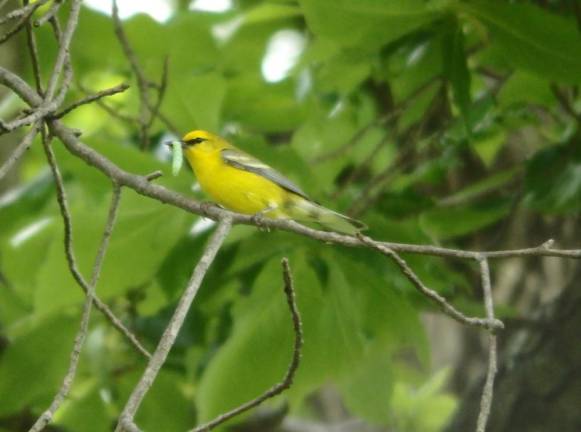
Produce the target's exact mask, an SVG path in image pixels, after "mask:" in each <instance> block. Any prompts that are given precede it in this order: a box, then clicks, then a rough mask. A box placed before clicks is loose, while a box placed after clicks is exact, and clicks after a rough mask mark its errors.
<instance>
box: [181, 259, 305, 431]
mask: <svg viewBox="0 0 581 432" xmlns="http://www.w3.org/2000/svg"><path fill="white" fill-rule="evenodd" d="M282 273H283V280H284V293H285V295H286V300H287V303H288V307H289V311H290V314H291V318H292V322H293V331H294V334H295V342H294V347H293V356H292V359H291V362H290V364H289V367H288V369H287V372H286V374H285V376H284V378H283V380H282V381H281V382H279V383H277V384H275V385H273V386H272V387H271V388H270V389H268V390H267V391H265V392H264V393H263V394H262V395H260V396H258V397H257V398H255V399H252V400H251V401H248V402H246V403H244V404H242V405H240V406H238V407H236V408H234V409H233V410H231V411H228V412H226V413H224V414H221V415H219V416H218V417H216V418H215V419H214V420H211V421H209V422H208V423H204V424H203V425H200V426H197V427H195V428H194V429H192V430H191V431H190V432H205V431H210V430H212V429H214V428H215V427H216V426H219V425H221V424H222V423H224V422H226V421H228V420H230V419H231V418H233V417H236V416H238V415H240V414H242V413H243V412H245V411H248V410H249V409H252V408H255V407H257V406H258V405H260V404H261V403H263V402H264V401H266V400H267V399H270V398H272V397H274V396H277V395H279V394H281V393H282V392H284V391H285V390H287V389H288V388H290V386H291V385H292V383H293V379H294V375H295V373H296V371H297V369H298V368H299V363H300V360H301V348H302V346H303V328H302V322H301V316H300V313H299V309H298V307H297V303H296V297H295V290H294V285H293V279H292V274H291V270H290V266H289V263H288V259H287V258H283V260H282Z"/></svg>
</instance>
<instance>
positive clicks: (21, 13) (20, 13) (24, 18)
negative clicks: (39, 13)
mask: <svg viewBox="0 0 581 432" xmlns="http://www.w3.org/2000/svg"><path fill="white" fill-rule="evenodd" d="M47 1H48V0H38V1H36V2H34V3H29V4H27V5H24V6H23V7H21V8H20V9H16V10H13V11H12V12H9V13H8V14H7V15H6V16H4V17H3V18H0V24H4V23H5V22H7V21H10V20H12V19H14V18H20V19H19V20H18V22H17V23H16V24H15V25H14V27H12V28H11V29H10V30H8V31H7V32H6V33H4V34H3V35H2V36H0V44H3V43H4V42H6V41H7V40H8V39H10V38H11V37H12V36H14V35H15V34H16V33H18V32H19V31H20V30H22V29H23V28H24V27H25V26H26V23H27V22H29V19H30V17H31V16H32V14H33V13H34V11H35V10H36V9H38V8H39V7H40V6H42V5H43V4H44V3H46V2H47Z"/></svg>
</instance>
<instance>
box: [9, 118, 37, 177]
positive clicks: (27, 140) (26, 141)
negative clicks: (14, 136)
mask: <svg viewBox="0 0 581 432" xmlns="http://www.w3.org/2000/svg"><path fill="white" fill-rule="evenodd" d="M37 133H38V124H35V125H34V126H32V128H31V129H30V130H29V131H28V133H27V134H26V135H24V138H22V141H20V143H19V144H18V145H17V146H16V148H15V149H14V151H13V152H12V154H11V155H10V156H8V159H6V161H5V162H4V163H3V164H2V166H0V180H2V179H3V178H4V177H5V176H6V174H8V172H10V170H11V169H12V167H13V166H14V164H15V163H16V162H17V161H18V159H20V158H21V157H22V156H23V155H24V153H26V150H28V148H29V147H30V146H31V144H32V141H33V140H34V137H35V136H36V134H37Z"/></svg>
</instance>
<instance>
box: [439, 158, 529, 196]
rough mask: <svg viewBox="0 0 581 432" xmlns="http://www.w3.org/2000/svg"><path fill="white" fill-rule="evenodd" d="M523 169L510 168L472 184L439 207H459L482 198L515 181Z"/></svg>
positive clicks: (517, 167)
mask: <svg viewBox="0 0 581 432" xmlns="http://www.w3.org/2000/svg"><path fill="white" fill-rule="evenodd" d="M521 171H522V170H521V168H520V167H519V166H516V167H513V168H509V169H506V170H502V171H498V172H495V173H493V174H491V175H490V176H488V177H486V178H484V179H482V180H480V181H477V182H475V183H472V184H470V185H468V186H466V187H465V188H463V189H461V190H460V191H458V192H456V193H454V194H452V195H449V196H447V197H446V198H443V199H442V200H440V202H439V205H446V206H450V205H458V204H463V203H466V202H470V201H472V200H474V199H475V198H478V197H481V196H482V195H484V194H486V193H488V192H490V191H493V190H495V189H499V188H500V187H501V186H504V185H506V184H507V183H509V182H511V181H512V180H514V178H515V177H516V176H517V175H518V174H520V173H521Z"/></svg>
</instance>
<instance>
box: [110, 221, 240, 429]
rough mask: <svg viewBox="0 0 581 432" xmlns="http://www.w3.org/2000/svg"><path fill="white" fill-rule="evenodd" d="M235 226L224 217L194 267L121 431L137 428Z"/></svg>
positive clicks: (125, 411)
mask: <svg viewBox="0 0 581 432" xmlns="http://www.w3.org/2000/svg"><path fill="white" fill-rule="evenodd" d="M231 227H232V220H231V219H230V218H228V217H226V218H224V219H220V221H219V223H218V227H217V228H216V231H214V234H212V237H211V238H210V240H209V241H208V244H207V245H206V249H205V250H204V253H203V254H202V257H201V258H200V260H199V261H198V263H197V264H196V266H195V268H194V271H193V273H192V276H191V278H190V280H189V282H188V285H187V287H186V289H185V291H184V293H183V294H182V296H181V298H180V300H179V303H178V306H177V307H176V310H175V312H174V314H173V316H172V317H171V320H170V322H169V324H168V325H167V327H166V328H165V331H164V332H163V335H162V337H161V339H160V341H159V343H158V345H157V348H156V349H155V352H154V353H153V355H152V356H151V359H150V360H149V363H148V365H147V367H146V369H145V371H144V372H143V375H142V376H141V379H140V380H139V382H138V383H137V385H136V386H135V387H134V388H133V392H132V393H131V396H130V397H129V400H128V401H127V403H126V404H125V408H124V409H123V412H122V413H121V416H120V417H119V423H118V424H117V428H116V429H115V430H116V431H117V432H121V431H123V430H135V429H131V428H132V427H134V426H133V418H134V416H135V414H136V413H137V410H138V408H139V405H140V404H141V401H142V400H143V398H144V397H145V395H146V393H147V392H148V391H149V389H150V388H151V386H152V385H153V381H154V380H155V378H156V377H157V374H158V373H159V370H160V369H161V367H162V365H163V364H164V363H165V360H166V358H167V355H168V354H169V351H170V350H171V348H172V346H173V344H174V342H175V340H176V338H177V336H178V333H179V331H180V329H181V327H182V325H183V323H184V320H185V319H186V315H187V314H188V311H189V310H190V306H191V305H192V302H193V301H194V298H195V297H196V294H197V293H198V290H199V288H200V286H201V284H202V281H203V280H204V276H205V275H206V273H207V271H208V269H209V268H210V265H211V264H212V262H213V261H214V258H215V257H216V254H217V253H218V250H219V249H220V247H221V246H222V243H223V242H224V240H225V239H226V236H227V235H228V233H229V232H230V228H231Z"/></svg>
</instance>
